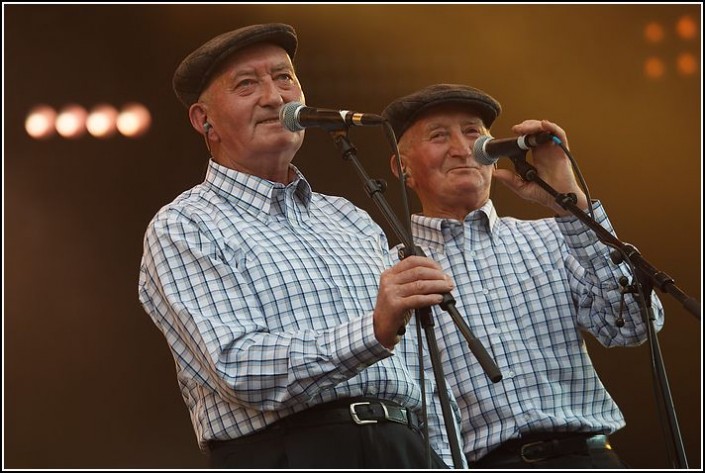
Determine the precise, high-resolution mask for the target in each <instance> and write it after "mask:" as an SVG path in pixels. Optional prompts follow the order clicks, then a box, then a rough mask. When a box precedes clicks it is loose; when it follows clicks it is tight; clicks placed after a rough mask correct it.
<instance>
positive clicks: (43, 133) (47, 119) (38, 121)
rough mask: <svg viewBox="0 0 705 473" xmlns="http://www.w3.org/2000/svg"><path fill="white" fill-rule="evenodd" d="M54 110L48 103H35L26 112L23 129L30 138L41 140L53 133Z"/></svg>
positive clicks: (54, 129)
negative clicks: (35, 104) (34, 105)
mask: <svg viewBox="0 0 705 473" xmlns="http://www.w3.org/2000/svg"><path fill="white" fill-rule="evenodd" d="M55 123H56V111H55V110H54V109H53V108H51V107H50V106H48V105H37V106H36V107H34V108H33V109H32V110H30V111H29V113H28V114H27V119H26V120H25V122H24V129H25V130H26V131H27V134H28V135H29V136H31V137H32V138H35V139H38V140H43V139H46V138H49V137H50V136H53V135H54V132H55V131H56V128H54V126H55Z"/></svg>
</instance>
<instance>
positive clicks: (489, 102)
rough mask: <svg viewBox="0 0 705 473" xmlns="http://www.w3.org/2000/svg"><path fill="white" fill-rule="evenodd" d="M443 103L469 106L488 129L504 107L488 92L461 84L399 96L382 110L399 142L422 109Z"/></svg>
mask: <svg viewBox="0 0 705 473" xmlns="http://www.w3.org/2000/svg"><path fill="white" fill-rule="evenodd" d="M444 104H460V105H467V106H468V108H472V109H473V110H474V111H475V112H476V113H478V114H479V116H480V118H482V121H483V122H484V124H485V126H486V127H487V128H489V127H490V126H492V123H493V122H494V121H495V119H496V118H497V116H499V114H500V112H501V111H502V106H501V105H500V104H499V102H497V101H496V100H495V99H494V98H492V97H491V96H490V95H488V94H487V93H485V92H483V91H481V90H479V89H476V88H474V87H470V86H467V85H461V84H435V85H430V86H428V87H425V88H423V89H421V90H418V91H416V92H414V93H412V94H410V95H407V96H405V97H401V98H399V99H396V100H395V101H393V102H392V103H390V104H389V105H387V107H386V108H385V109H384V111H383V112H382V116H383V117H384V118H386V119H387V120H388V121H389V123H390V124H391V125H392V129H394V134H395V135H396V137H397V141H399V140H400V139H401V135H403V134H404V132H406V130H408V129H409V127H411V125H413V124H414V122H415V121H416V120H417V119H418V118H419V117H420V116H421V114H422V113H423V112H425V111H426V110H429V109H431V108H432V107H436V106H438V105H444Z"/></svg>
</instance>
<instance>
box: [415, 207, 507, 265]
mask: <svg viewBox="0 0 705 473" xmlns="http://www.w3.org/2000/svg"><path fill="white" fill-rule="evenodd" d="M497 221H498V217H497V211H496V210H495V208H494V205H493V204H492V201H491V200H488V201H487V202H486V203H485V204H484V205H483V206H482V207H480V208H479V209H477V210H475V211H472V212H470V213H469V214H467V215H466V216H465V218H464V219H463V222H462V225H463V226H464V227H468V226H470V225H473V222H478V223H480V224H481V225H482V224H484V226H485V228H486V229H487V231H488V233H489V234H490V235H491V234H492V232H493V231H494V229H495V225H496V223H497ZM459 225H461V222H459V221H458V220H455V219H452V218H438V217H426V216H424V215H419V214H414V215H412V216H411V231H412V233H413V235H414V241H415V243H416V244H421V245H425V246H427V247H429V248H432V249H434V250H436V251H439V252H443V249H444V247H445V242H446V240H447V239H448V238H449V235H450V234H451V232H450V229H451V228H453V227H457V226H459Z"/></svg>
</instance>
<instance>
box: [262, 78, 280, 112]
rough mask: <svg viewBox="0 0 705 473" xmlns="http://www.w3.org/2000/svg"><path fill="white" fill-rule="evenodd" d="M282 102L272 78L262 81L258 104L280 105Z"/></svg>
mask: <svg viewBox="0 0 705 473" xmlns="http://www.w3.org/2000/svg"><path fill="white" fill-rule="evenodd" d="M283 103H284V99H282V95H281V93H280V91H279V89H278V88H277V86H276V84H275V83H274V81H273V80H271V79H267V80H265V81H263V83H262V94H261V96H260V104H261V105H262V106H280V105H281V104H283Z"/></svg>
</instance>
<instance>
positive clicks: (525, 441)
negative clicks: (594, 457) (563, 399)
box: [473, 432, 612, 467]
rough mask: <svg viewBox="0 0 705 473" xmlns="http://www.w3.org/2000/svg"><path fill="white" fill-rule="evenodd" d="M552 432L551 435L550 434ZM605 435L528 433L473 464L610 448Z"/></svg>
mask: <svg viewBox="0 0 705 473" xmlns="http://www.w3.org/2000/svg"><path fill="white" fill-rule="evenodd" d="M549 435H552V436H553V437H549ZM611 448H612V447H611V446H610V444H609V441H608V439H607V436H606V435H601V434H598V435H595V434H592V433H585V434H580V433H558V432H556V433H553V434H538V435H529V436H527V437H522V438H520V439H514V440H509V441H507V442H505V443H503V444H502V445H500V446H499V447H498V448H497V449H495V450H493V451H492V452H490V453H489V454H488V455H487V456H485V457H483V458H481V459H480V460H479V461H478V462H476V463H474V464H473V465H475V466H478V467H482V466H484V465H488V466H489V465H493V464H494V465H497V466H499V465H501V463H503V462H515V461H522V462H524V463H534V462H539V461H542V460H548V459H549V458H555V457H560V456H563V455H571V454H576V453H588V452H589V451H590V450H599V449H611Z"/></svg>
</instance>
